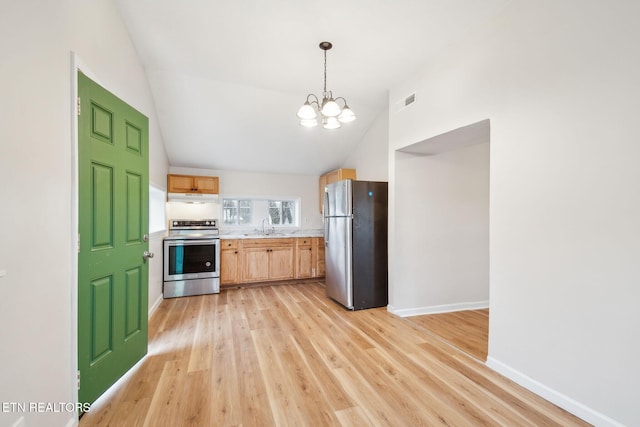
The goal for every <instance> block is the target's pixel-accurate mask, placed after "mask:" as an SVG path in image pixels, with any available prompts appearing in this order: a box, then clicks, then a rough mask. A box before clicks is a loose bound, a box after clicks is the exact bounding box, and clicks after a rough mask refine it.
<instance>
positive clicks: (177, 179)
mask: <svg viewBox="0 0 640 427" xmlns="http://www.w3.org/2000/svg"><path fill="white" fill-rule="evenodd" d="M167 187H168V190H167V191H168V192H169V193H192V192H193V191H194V188H195V186H194V183H193V177H192V176H187V175H168V176H167Z"/></svg>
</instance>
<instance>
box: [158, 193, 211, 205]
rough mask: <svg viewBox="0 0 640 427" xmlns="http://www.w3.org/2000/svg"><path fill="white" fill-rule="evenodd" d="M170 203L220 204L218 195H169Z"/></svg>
mask: <svg viewBox="0 0 640 427" xmlns="http://www.w3.org/2000/svg"><path fill="white" fill-rule="evenodd" d="M167 199H168V200H169V201H170V202H183V203H218V195H217V194H202V193H167Z"/></svg>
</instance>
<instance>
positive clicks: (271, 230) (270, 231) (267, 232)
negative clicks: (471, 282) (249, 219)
mask: <svg viewBox="0 0 640 427" xmlns="http://www.w3.org/2000/svg"><path fill="white" fill-rule="evenodd" d="M265 221H267V225H269V219H268V218H265V219H263V220H262V234H263V235H265V236H268V235H269V234H272V233H274V232H275V231H276V228H275V227H273V226H272V227H271V229H269V228H267V229H266V230H265V228H264V222H265Z"/></svg>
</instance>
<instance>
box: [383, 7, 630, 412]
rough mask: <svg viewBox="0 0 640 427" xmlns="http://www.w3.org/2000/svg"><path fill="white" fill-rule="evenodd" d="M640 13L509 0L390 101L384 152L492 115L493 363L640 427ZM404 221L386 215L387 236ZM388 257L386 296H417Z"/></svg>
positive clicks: (570, 403)
mask: <svg viewBox="0 0 640 427" xmlns="http://www.w3.org/2000/svg"><path fill="white" fill-rule="evenodd" d="M638 16H640V3H638V2H636V1H632V0H627V1H625V0H616V1H612V2H602V1H596V0H589V1H584V0H565V1H562V2H555V1H551V0H543V1H538V2H530V1H525V0H513V1H512V2H510V3H509V4H508V6H507V7H506V8H505V9H504V10H503V13H502V14H501V16H499V17H498V18H497V19H495V20H494V21H493V22H491V23H490V24H489V25H487V26H486V27H485V28H484V30H482V31H480V32H478V33H476V34H471V35H470V36H469V38H468V39H467V40H466V42H464V43H462V44H460V45H457V46H452V47H451V48H450V49H449V50H448V51H447V52H444V53H443V54H442V55H440V56H438V57H436V58H434V60H433V62H432V63H430V64H429V66H428V67H427V68H425V69H424V70H423V71H422V72H420V73H419V74H416V75H415V76H413V77H411V78H408V79H406V80H405V81H404V82H402V83H400V84H398V85H397V87H395V88H393V89H392V90H391V94H390V102H391V105H393V104H394V103H395V102H396V101H398V100H399V99H401V98H402V97H404V96H405V95H406V94H407V93H411V92H412V91H414V90H415V91H417V102H416V103H415V104H414V105H413V106H411V107H409V108H407V109H405V110H404V111H402V112H400V113H395V112H390V122H389V134H390V147H389V150H390V153H393V152H394V151H395V150H396V149H397V148H400V147H404V146H406V145H409V144H411V143H414V142H416V141H421V140H423V139H425V138H428V137H431V136H434V135H438V134H441V133H443V132H446V131H448V130H451V129H455V128H458V127H460V126H464V125H467V124H470V123H476V122H478V121H480V120H483V119H486V118H489V119H490V120H491V155H490V156H491V158H490V161H491V172H490V175H491V184H490V271H491V275H490V293H491V299H490V305H491V314H490V316H491V320H490V331H489V364H490V366H492V367H494V368H495V369H498V370H499V371H500V372H502V373H504V374H506V375H508V376H510V377H511V378H513V379H515V380H516V381H518V382H520V383H521V384H524V385H526V386H527V387H529V388H531V389H533V390H536V391H537V392H538V393H540V394H542V395H543V396H546V397H547V398H549V399H552V400H553V401H555V402H557V403H558V404H560V405H561V406H564V407H565V408H567V409H569V410H571V411H572V412H574V413H576V414H578V415H580V416H581V417H583V418H585V419H587V420H588V421H590V422H591V423H594V424H596V425H616V422H618V423H622V424H625V425H640V412H639V411H638V410H637V398H636V395H637V386H638V385H639V384H640V366H639V365H638V363H637V361H638V360H640V342H639V341H638V340H637V339H635V337H637V336H640V310H638V308H637V304H638V301H640V286H638V283H639V282H640V269H639V268H638V259H640V221H638V218H640V192H639V191H638V182H640V168H639V167H638V158H640V144H639V143H638V141H639V140H640V138H639V136H640V130H639V128H638V127H637V116H638V112H639V111H640V84H639V83H638V82H639V80H638V76H639V75H640V50H638V49H637V46H636V44H637V40H639V39H640V27H638V25H637V22H636V21H637V17H638ZM398 167H399V164H398V163H397V161H396V159H395V158H394V157H391V158H390V165H389V173H390V177H391V179H392V180H393V179H395V177H396V176H397V175H398V173H399V172H400V171H399V170H398ZM391 188H393V186H392V187H391ZM393 192H394V190H392V194H391V199H392V200H391V203H395V201H394V198H396V194H394V193H393ZM405 227H407V225H405V223H404V221H403V220H402V217H401V213H400V212H394V213H392V216H391V230H390V238H391V239H392V242H390V243H391V244H394V243H395V240H397V238H398V235H399V234H401V233H403V232H405ZM415 261H416V262H418V261H419V260H418V259H416V260H415ZM390 262H391V266H390V268H391V269H392V271H391V276H390V280H391V286H392V287H393V293H395V294H396V295H397V294H400V293H404V292H408V293H411V292H415V288H416V287H418V286H420V284H419V283H415V282H411V281H406V280H405V279H404V278H402V277H400V276H399V275H398V272H397V271H394V270H397V268H398V259H397V256H392V257H391V259H390ZM401 279H402V280H401ZM417 303H418V302H417ZM614 420H615V421H614Z"/></svg>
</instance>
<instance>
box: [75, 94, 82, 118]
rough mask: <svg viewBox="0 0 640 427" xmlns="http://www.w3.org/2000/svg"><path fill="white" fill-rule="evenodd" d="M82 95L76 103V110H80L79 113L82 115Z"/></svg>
mask: <svg viewBox="0 0 640 427" xmlns="http://www.w3.org/2000/svg"><path fill="white" fill-rule="evenodd" d="M80 105H81V104H80V97H78V101H77V103H76V110H77V112H78V115H80V112H81V111H82V107H81V106H80Z"/></svg>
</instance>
